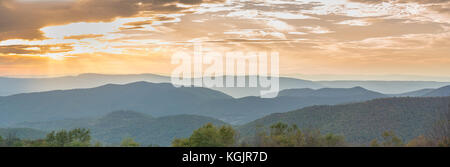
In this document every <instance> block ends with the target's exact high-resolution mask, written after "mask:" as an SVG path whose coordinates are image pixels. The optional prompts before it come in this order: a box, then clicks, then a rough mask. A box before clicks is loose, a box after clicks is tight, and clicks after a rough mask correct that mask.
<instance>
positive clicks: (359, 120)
mask: <svg viewBox="0 0 450 167" xmlns="http://www.w3.org/2000/svg"><path fill="white" fill-rule="evenodd" d="M449 107H450V97H402V98H398V97H397V98H383V99H375V100H370V101H366V102H360V103H351V104H340V105H334V106H330V105H322V106H312V107H306V108H303V109H299V110H295V111H291V112H286V113H275V114H271V115H269V116H266V117H263V118H261V119H258V120H255V121H252V122H250V123H248V124H245V125H243V126H241V127H239V130H240V132H241V135H243V136H249V135H251V134H255V132H257V131H258V129H264V128H268V127H269V126H270V125H272V124H275V123H278V122H283V123H287V124H296V125H297V126H298V127H299V128H300V129H318V130H320V131H321V132H322V133H333V134H339V135H343V136H345V137H346V140H347V141H348V142H350V143H353V144H368V143H369V142H370V141H371V140H373V139H380V138H381V134H382V133H383V132H384V131H394V132H395V134H396V135H398V136H400V137H401V138H402V139H404V141H409V140H411V139H412V138H414V137H417V136H419V135H426V133H427V131H428V130H429V128H431V127H432V126H433V124H434V123H435V122H436V121H437V120H438V119H439V116H440V115H441V114H442V113H444V112H450V109H449Z"/></svg>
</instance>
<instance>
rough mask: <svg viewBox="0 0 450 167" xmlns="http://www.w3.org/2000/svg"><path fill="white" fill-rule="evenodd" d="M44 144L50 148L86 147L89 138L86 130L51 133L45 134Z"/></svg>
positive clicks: (88, 132) (88, 144)
mask: <svg viewBox="0 0 450 167" xmlns="http://www.w3.org/2000/svg"><path fill="white" fill-rule="evenodd" d="M45 142H46V143H47V144H48V146H52V147H88V146H90V142H91V136H90V131H89V130H87V129H74V130H71V131H66V130H61V131H58V132H56V131H52V132H50V133H49V134H47V137H46V138H45Z"/></svg>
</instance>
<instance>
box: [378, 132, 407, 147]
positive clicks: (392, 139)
mask: <svg viewBox="0 0 450 167" xmlns="http://www.w3.org/2000/svg"><path fill="white" fill-rule="evenodd" d="M381 136H382V137H383V140H384V142H383V143H382V145H383V146H385V147H401V146H403V141H402V139H401V138H400V137H398V136H396V135H395V133H394V132H393V131H385V132H383V134H382V135H381Z"/></svg>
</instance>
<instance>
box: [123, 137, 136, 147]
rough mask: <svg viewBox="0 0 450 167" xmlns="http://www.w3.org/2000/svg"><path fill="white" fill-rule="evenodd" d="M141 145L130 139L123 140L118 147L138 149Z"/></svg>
mask: <svg viewBox="0 0 450 167" xmlns="http://www.w3.org/2000/svg"><path fill="white" fill-rule="evenodd" d="M140 146H141V145H140V144H139V143H137V142H136V141H134V139H132V138H129V137H128V138H125V139H123V140H122V142H121V143H120V147H140Z"/></svg>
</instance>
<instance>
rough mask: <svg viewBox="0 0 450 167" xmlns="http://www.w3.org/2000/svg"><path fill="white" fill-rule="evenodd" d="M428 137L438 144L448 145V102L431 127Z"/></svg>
mask: <svg viewBox="0 0 450 167" xmlns="http://www.w3.org/2000/svg"><path fill="white" fill-rule="evenodd" d="M428 137H429V138H430V139H431V140H432V141H433V142H434V143H436V145H438V146H442V147H450V104H449V105H448V107H447V111H446V112H445V113H444V114H442V115H441V117H440V119H439V120H438V121H436V123H435V124H434V126H433V127H432V129H431V131H430V133H429V134H428Z"/></svg>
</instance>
